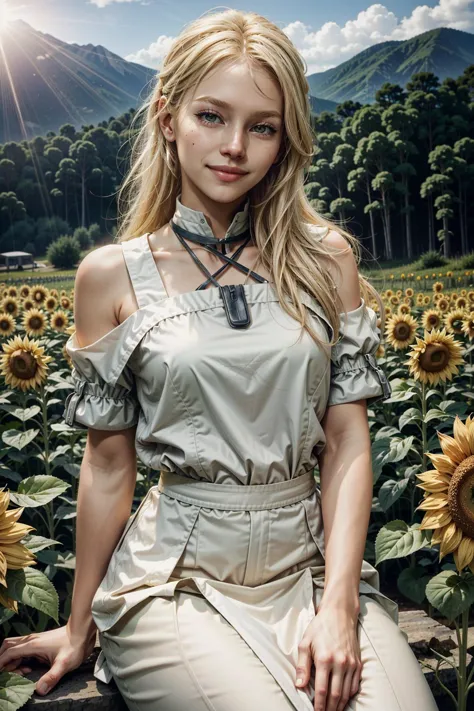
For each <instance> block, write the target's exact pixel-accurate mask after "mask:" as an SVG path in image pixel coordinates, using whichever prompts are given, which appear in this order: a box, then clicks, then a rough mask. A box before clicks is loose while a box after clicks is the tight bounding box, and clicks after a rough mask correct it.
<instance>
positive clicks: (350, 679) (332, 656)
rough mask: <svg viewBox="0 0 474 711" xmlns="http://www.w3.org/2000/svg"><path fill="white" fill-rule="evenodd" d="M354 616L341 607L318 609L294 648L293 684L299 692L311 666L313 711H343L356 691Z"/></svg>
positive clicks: (357, 651) (357, 666) (358, 664)
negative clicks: (296, 681)
mask: <svg viewBox="0 0 474 711" xmlns="http://www.w3.org/2000/svg"><path fill="white" fill-rule="evenodd" d="M357 621H358V616H357V615H355V614H353V613H350V612H348V611H347V610H344V608H341V607H331V606H330V604H328V605H327V606H326V607H324V605H322V606H320V607H319V609H318V612H317V615H316V616H315V617H314V619H313V620H312V621H311V622H310V624H309V625H308V627H307V628H306V631H305V633H304V635H303V638H302V640H301V642H300V644H299V645H298V663H297V666H296V680H298V679H299V678H301V680H302V681H301V683H300V684H298V683H296V686H298V687H299V688H302V687H303V686H306V684H307V683H308V682H309V678H310V672H311V665H312V662H314V666H315V670H316V671H315V682H314V711H344V708H345V707H346V705H347V702H348V701H349V699H350V697H351V696H353V695H354V694H356V693H357V691H358V690H359V682H360V675H361V670H362V662H361V659H360V645H359V641H358V638H357Z"/></svg>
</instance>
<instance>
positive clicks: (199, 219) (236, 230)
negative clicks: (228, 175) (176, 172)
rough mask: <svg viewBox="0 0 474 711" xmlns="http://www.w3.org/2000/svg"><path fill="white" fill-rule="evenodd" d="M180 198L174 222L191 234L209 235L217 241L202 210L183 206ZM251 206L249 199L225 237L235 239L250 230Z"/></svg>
mask: <svg viewBox="0 0 474 711" xmlns="http://www.w3.org/2000/svg"><path fill="white" fill-rule="evenodd" d="M180 197H181V195H179V196H178V197H177V198H176V209H175V213H174V215H173V218H172V219H173V221H174V222H176V224H177V225H178V226H179V227H182V228H183V229H185V230H189V232H194V234H198V235H207V236H208V237H213V238H214V239H216V237H215V235H214V234H213V232H212V229H211V227H210V225H209V223H208V221H207V220H206V218H205V216H204V213H203V212H201V211H200V210H193V209H192V208H191V207H187V205H183V203H182V202H181V200H180ZM249 205H250V198H249V197H247V200H246V201H245V205H244V207H243V208H242V209H241V210H239V212H236V214H235V215H234V217H233V219H232V222H231V223H230V225H229V228H228V230H227V232H226V233H225V235H224V237H231V236H232V237H233V236H234V235H238V234H240V233H241V232H245V230H247V229H248V228H249Z"/></svg>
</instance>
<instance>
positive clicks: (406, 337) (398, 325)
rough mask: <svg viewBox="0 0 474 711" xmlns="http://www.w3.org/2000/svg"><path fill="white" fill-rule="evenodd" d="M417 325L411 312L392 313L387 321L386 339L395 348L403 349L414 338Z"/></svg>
mask: <svg viewBox="0 0 474 711" xmlns="http://www.w3.org/2000/svg"><path fill="white" fill-rule="evenodd" d="M417 326H418V322H417V320H416V319H414V318H413V316H412V315H411V314H394V315H393V316H391V317H390V318H389V319H388V321H387V328H386V331H385V335H386V336H387V341H388V342H389V343H390V344H391V345H392V346H393V348H394V349H395V350H404V349H405V348H408V346H409V345H410V343H413V341H414V340H415V336H416V329H417Z"/></svg>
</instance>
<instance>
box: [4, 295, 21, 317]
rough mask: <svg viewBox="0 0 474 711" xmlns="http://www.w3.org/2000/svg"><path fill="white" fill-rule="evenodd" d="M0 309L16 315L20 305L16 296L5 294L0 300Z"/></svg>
mask: <svg viewBox="0 0 474 711" xmlns="http://www.w3.org/2000/svg"><path fill="white" fill-rule="evenodd" d="M1 309H2V311H3V312H4V313H6V314H11V315H12V316H18V312H19V310H20V305H19V302H18V299H17V298H16V296H6V297H5V298H4V299H3V301H2V302H1Z"/></svg>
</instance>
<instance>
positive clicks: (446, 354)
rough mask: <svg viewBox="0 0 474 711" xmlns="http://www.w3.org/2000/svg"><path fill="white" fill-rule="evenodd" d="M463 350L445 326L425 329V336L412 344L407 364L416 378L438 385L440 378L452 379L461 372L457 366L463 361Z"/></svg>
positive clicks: (422, 381) (443, 379)
mask: <svg viewBox="0 0 474 711" xmlns="http://www.w3.org/2000/svg"><path fill="white" fill-rule="evenodd" d="M462 352H463V351H462V347H461V344H460V343H459V342H458V341H456V340H455V339H454V335H453V334H452V333H449V334H448V333H446V330H445V329H444V328H443V329H442V330H437V329H433V330H432V331H426V330H425V333H424V336H423V338H418V337H417V339H416V345H412V346H411V353H410V357H409V359H408V360H407V361H406V362H405V365H408V367H409V370H410V373H411V375H412V376H413V377H414V379H415V380H419V381H420V383H425V384H427V383H428V384H429V385H438V383H439V382H440V380H442V381H443V382H446V380H451V379H452V377H453V375H456V374H457V373H458V372H459V370H458V367H457V366H458V365H460V364H461V363H463V357H462Z"/></svg>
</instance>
